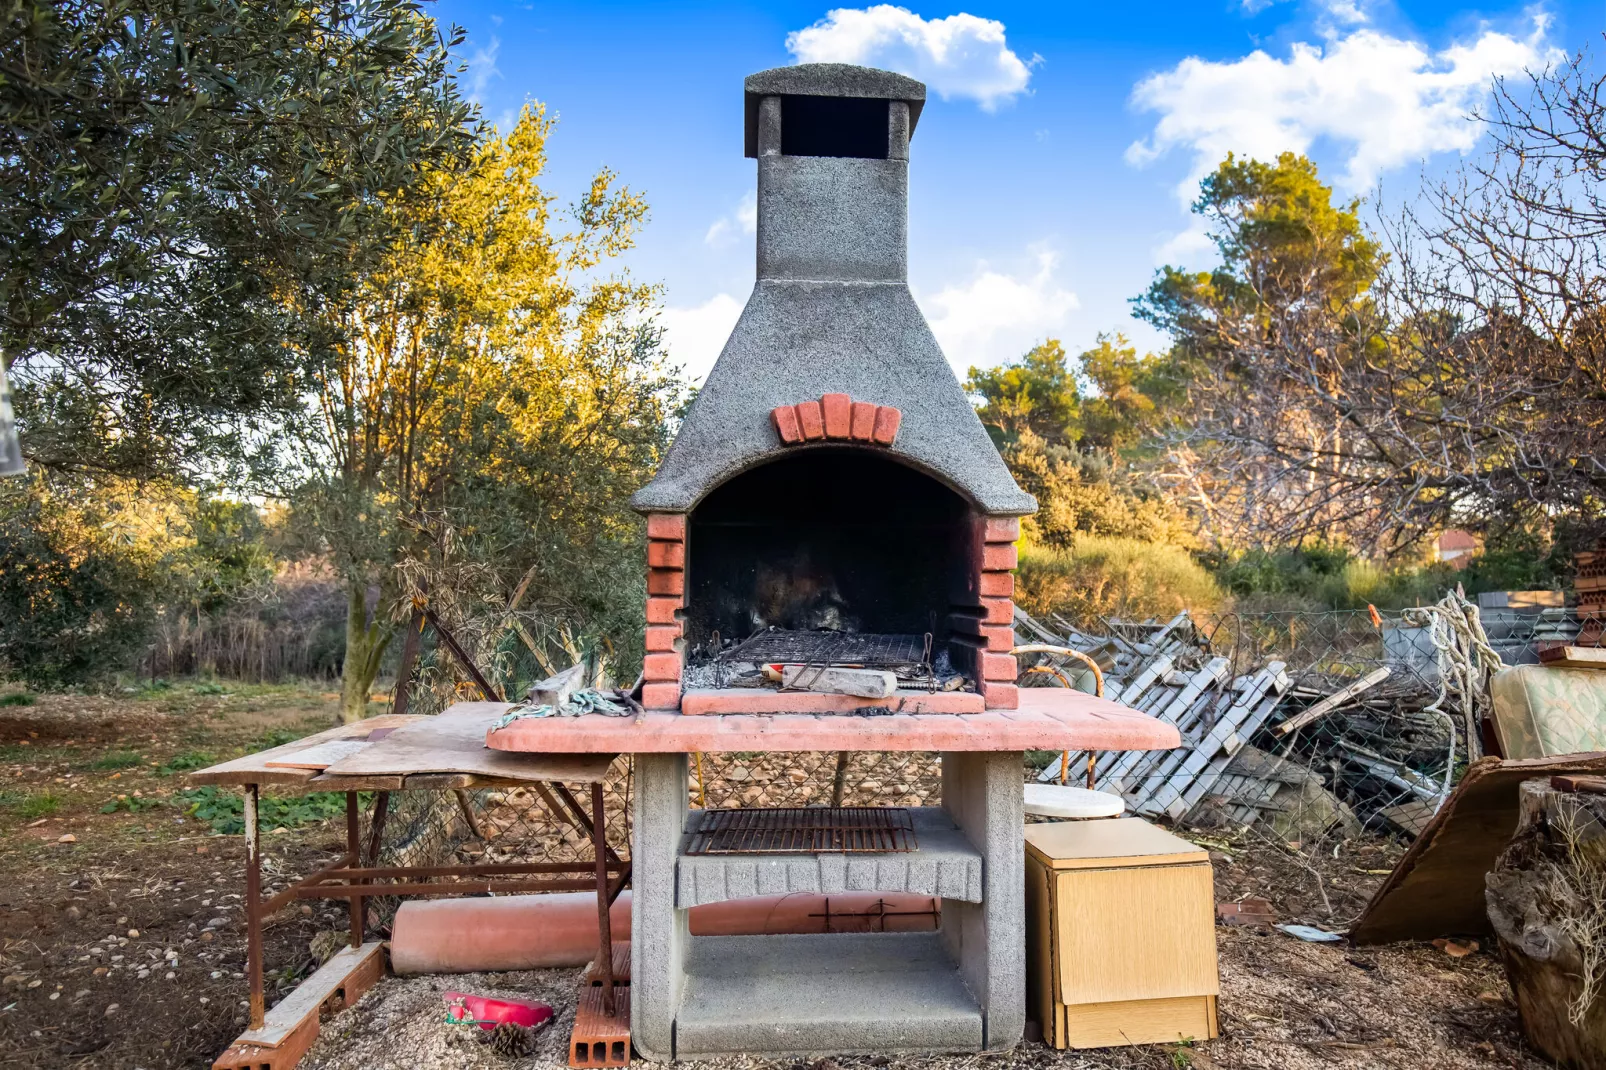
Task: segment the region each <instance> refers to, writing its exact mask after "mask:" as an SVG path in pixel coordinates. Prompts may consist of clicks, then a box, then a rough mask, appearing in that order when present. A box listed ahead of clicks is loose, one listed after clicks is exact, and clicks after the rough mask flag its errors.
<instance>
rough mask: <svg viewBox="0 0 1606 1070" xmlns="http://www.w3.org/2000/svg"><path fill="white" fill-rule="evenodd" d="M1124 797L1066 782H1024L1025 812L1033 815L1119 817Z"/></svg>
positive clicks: (1122, 811)
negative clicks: (1076, 786)
mask: <svg viewBox="0 0 1606 1070" xmlns="http://www.w3.org/2000/svg"><path fill="white" fill-rule="evenodd" d="M1125 811H1126V800H1125V799H1123V798H1121V797H1120V796H1119V795H1111V794H1110V793H1109V792H1107V791H1089V790H1087V789H1086V788H1073V787H1071V786H1070V785H1069V784H1027V785H1026V812H1027V813H1028V814H1031V815H1033V816H1034V817H1063V818H1070V819H1073V820H1074V819H1077V818H1089V817H1120V816H1121V814H1122V813H1124V812H1125Z"/></svg>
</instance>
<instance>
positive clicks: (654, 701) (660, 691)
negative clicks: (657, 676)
mask: <svg viewBox="0 0 1606 1070" xmlns="http://www.w3.org/2000/svg"><path fill="white" fill-rule="evenodd" d="M641 704H642V705H643V706H645V707H647V708H648V709H649V710H675V709H679V708H680V685H679V684H643V685H641Z"/></svg>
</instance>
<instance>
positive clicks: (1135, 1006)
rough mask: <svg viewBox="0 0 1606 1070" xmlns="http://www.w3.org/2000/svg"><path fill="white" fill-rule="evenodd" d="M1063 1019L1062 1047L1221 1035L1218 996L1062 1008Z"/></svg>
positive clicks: (1108, 1045)
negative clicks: (1218, 1023) (1217, 1009)
mask: <svg viewBox="0 0 1606 1070" xmlns="http://www.w3.org/2000/svg"><path fill="white" fill-rule="evenodd" d="M1060 1017H1061V1021H1062V1022H1063V1023H1064V1025H1063V1034H1062V1042H1058V1043H1056V1044H1055V1047H1058V1048H1067V1047H1068V1048H1115V1047H1122V1046H1125V1045H1128V1044H1163V1043H1166V1042H1170V1043H1172V1044H1175V1043H1177V1042H1178V1041H1181V1040H1213V1039H1215V1037H1216V1036H1218V1035H1219V1033H1220V1028H1219V1026H1218V1025H1217V1021H1216V997H1215V996H1175V997H1171V998H1168V999H1135V1000H1124V1001H1121V1002H1118V1003H1083V1004H1079V1005H1071V1006H1065V1007H1061V1008H1060ZM1057 1039H1061V1038H1057Z"/></svg>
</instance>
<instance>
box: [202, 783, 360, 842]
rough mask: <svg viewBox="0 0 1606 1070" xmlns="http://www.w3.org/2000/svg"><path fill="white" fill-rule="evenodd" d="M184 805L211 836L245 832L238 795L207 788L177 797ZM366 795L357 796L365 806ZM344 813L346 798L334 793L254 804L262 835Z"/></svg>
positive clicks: (242, 804)
mask: <svg viewBox="0 0 1606 1070" xmlns="http://www.w3.org/2000/svg"><path fill="white" fill-rule="evenodd" d="M179 795H180V797H181V798H182V799H184V801H185V802H187V803H188V804H189V805H188V808H187V810H186V812H187V813H188V814H189V815H190V816H191V817H193V818H195V819H196V820H197V821H204V822H206V823H207V824H208V825H210V826H212V831H213V832H218V833H222V834H223V835H225V836H232V835H235V834H237V833H241V832H244V831H245V797H244V796H243V795H241V794H240V793H239V792H236V791H230V790H229V789H227V788H219V787H215V786H213V785H210V784H208V785H207V786H206V787H203V788H191V789H190V790H188V791H182V792H180V793H179ZM368 798H369V794H368V793H367V792H363V793H361V799H362V800H363V803H364V805H366V802H367V799H368ZM345 812H346V796H345V795H344V794H343V793H342V792H338V791H318V792H313V793H312V794H311V795H291V796H289V797H287V798H279V797H277V796H272V795H264V796H262V797H261V799H260V800H259V801H258V803H257V825H258V828H259V829H260V830H261V831H262V832H271V831H272V830H274V829H277V828H287V829H293V828H300V827H301V826H302V825H309V824H312V823H314V822H318V821H327V820H329V819H330V818H333V817H340V816H342V815H343V814H345Z"/></svg>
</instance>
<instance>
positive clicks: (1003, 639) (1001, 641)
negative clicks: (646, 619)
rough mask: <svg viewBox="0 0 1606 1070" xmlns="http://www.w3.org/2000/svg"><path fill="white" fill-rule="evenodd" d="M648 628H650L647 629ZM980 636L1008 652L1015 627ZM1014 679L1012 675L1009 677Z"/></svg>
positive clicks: (987, 629)
mask: <svg viewBox="0 0 1606 1070" xmlns="http://www.w3.org/2000/svg"><path fill="white" fill-rule="evenodd" d="M649 630H650V629H649ZM981 637H982V638H983V639H985V640H986V641H987V649H988V650H998V651H1003V652H1005V653H1008V652H1009V651H1011V650H1014V649H1015V629H1013V628H1001V627H999V628H995V627H984V628H982V630H981ZM1010 679H1014V677H1010Z"/></svg>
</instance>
